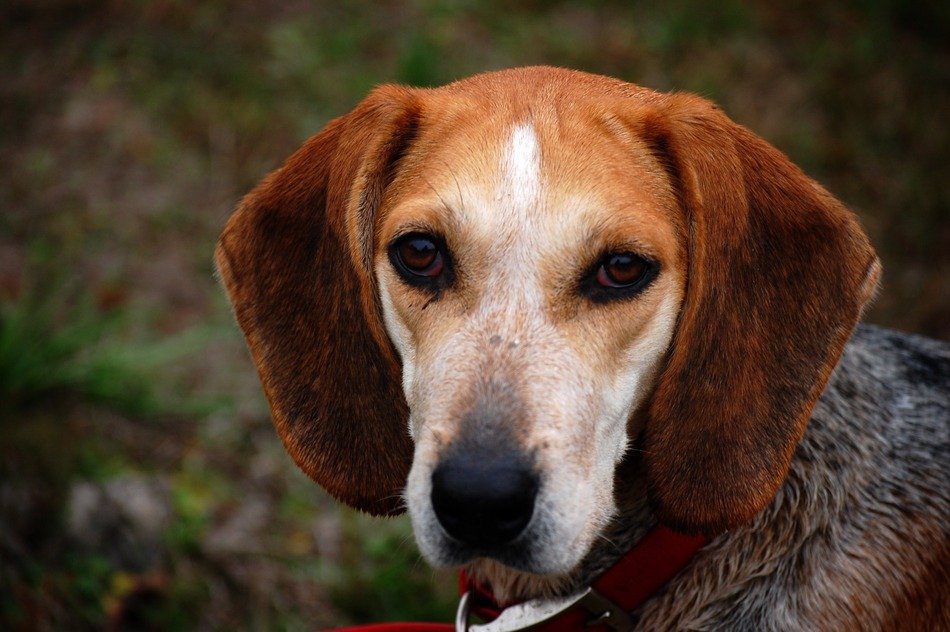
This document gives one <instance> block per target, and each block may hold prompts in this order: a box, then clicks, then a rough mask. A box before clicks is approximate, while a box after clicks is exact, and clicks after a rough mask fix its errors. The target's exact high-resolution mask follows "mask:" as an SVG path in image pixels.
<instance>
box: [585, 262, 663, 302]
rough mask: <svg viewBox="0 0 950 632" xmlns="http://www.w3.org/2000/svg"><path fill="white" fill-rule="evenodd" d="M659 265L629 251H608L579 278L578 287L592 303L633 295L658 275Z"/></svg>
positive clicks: (621, 298)
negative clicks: (581, 278) (579, 283)
mask: <svg viewBox="0 0 950 632" xmlns="http://www.w3.org/2000/svg"><path fill="white" fill-rule="evenodd" d="M659 271H660V265H659V264H658V263H657V262H655V261H653V260H651V259H647V258H646V257H641V256H640V255H637V254H634V253H632V252H608V253H607V254H605V255H604V256H603V257H601V259H600V261H598V262H597V264H596V267H594V268H593V269H591V271H590V272H588V273H587V274H586V275H585V276H584V278H583V280H582V281H581V286H580V290H581V293H582V294H585V295H586V296H587V298H589V299H590V300H592V301H593V302H595V303H609V302H611V301H617V300H623V299H627V298H630V297H633V296H636V295H637V294H639V293H640V292H641V291H643V289H644V288H646V287H647V286H648V285H649V284H650V283H651V282H652V281H653V279H655V278H656V276H657V274H659Z"/></svg>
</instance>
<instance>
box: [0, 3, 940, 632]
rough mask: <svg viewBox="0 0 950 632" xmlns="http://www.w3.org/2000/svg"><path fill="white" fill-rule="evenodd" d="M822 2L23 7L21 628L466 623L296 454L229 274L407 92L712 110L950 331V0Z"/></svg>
mask: <svg viewBox="0 0 950 632" xmlns="http://www.w3.org/2000/svg"><path fill="white" fill-rule="evenodd" d="M797 6H798V3H779V2H772V1H766V0H757V1H752V2H738V1H734V0H723V1H720V2H706V1H700V0H671V1H668V2H663V3H650V4H649V5H648V4H646V3H644V4H643V5H640V6H633V3H630V2H620V1H618V2H609V1H602V2H593V1H592V2H554V1H542V0H534V1H531V0H526V1H521V2H496V1H494V0H489V1H478V2H476V1H474V0H455V1H446V2H435V1H425V0H414V1H402V2H398V1H389V2H374V3H343V2H304V1H290V2H282V3H275V2H264V1H261V0H250V1H247V2H241V3H224V2H208V1H205V2H196V1H194V0H163V1H155V2H147V1H144V0H140V1H120V0H114V1H103V2H83V1H79V0H6V1H5V2H4V3H2V4H0V41H2V56H0V628H2V629H4V630H34V629H35V630H84V629H97V630H98V629H107V630H123V629H155V630H216V629H224V628H230V629H242V630H243V629H252V630H313V629H321V628H325V627H328V626H334V625H342V624H347V623H353V622H368V621H373V620H380V619H395V618H423V619H426V618H427V619H441V620H444V621H448V620H450V616H451V613H452V611H453V609H454V603H455V579H454V576H453V575H452V574H451V573H447V574H446V573H435V572H433V571H431V570H430V569H429V568H428V567H427V566H426V565H425V563H423V562H421V561H420V560H419V558H418V554H417V553H416V551H415V548H414V544H413V542H412V538H411V533H410V530H409V527H408V524H407V522H406V521H405V519H398V520H374V519H370V518H367V517H365V516H361V515H358V514H356V513H354V512H351V511H347V510H344V509H341V508H340V507H339V506H338V505H337V504H336V503H334V502H333V501H332V500H330V499H329V498H327V497H326V496H325V495H324V494H323V493H322V492H321V491H320V490H319V489H318V488H317V487H316V485H314V484H312V483H310V482H309V480H307V479H306V478H305V477H304V476H303V475H302V474H301V473H300V472H298V471H297V469H296V468H295V466H294V465H293V464H292V463H291V461H290V459H289V457H287V456H286V454H285V453H284V450H283V448H282V447H281V445H280V442H279V441H278V439H277V437H276V435H275V433H274V431H273V429H272V427H271V424H270V420H269V416H268V413H267V408H266V404H265V402H264V399H263V396H262V394H261V390H260V387H259V385H258V383H257V378H256V375H255V373H254V369H253V367H252V365H251V362H250V360H249V358H248V355H247V353H246V351H245V349H244V345H243V340H242V339H241V337H240V334H239V332H238V330H237V328H236V326H235V325H234V324H233V322H232V320H231V316H230V313H229V311H228V307H227V304H226V301H225V299H224V296H223V292H222V291H221V289H220V288H219V287H218V285H217V283H216V281H215V278H214V272H213V267H212V251H213V248H214V243H215V240H216V237H217V234H218V232H219V230H220V228H221V226H222V225H223V223H224V221H225V219H226V218H227V216H228V214H229V213H230V211H231V209H232V208H233V207H234V205H235V203H236V202H237V201H238V200H239V199H240V197H241V195H242V194H243V193H245V192H246V191H248V190H249V189H250V188H251V187H252V186H253V185H254V184H255V183H256V182H257V181H258V180H259V179H260V178H261V177H262V176H263V175H264V174H266V173H267V172H268V171H270V170H272V169H274V168H275V167H277V166H278V165H279V164H280V163H281V162H282V160H283V159H284V158H285V157H287V156H288V155H289V154H290V153H291V152H292V151H293V150H294V149H295V148H296V147H297V146H298V145H299V144H300V143H301V142H302V141H303V140H304V139H305V138H307V137H308V136H309V135H311V134H313V133H315V132H316V131H318V130H319V129H320V128H321V127H322V126H323V125H324V124H325V123H326V122H327V120H329V119H330V118H332V117H334V116H337V115H340V114H342V113H344V112H346V111H348V110H349V109H350V108H352V107H353V106H354V104H355V103H356V102H357V101H358V100H359V99H360V98H362V96H363V95H364V94H365V93H366V92H367V91H368V90H370V89H371V88H372V87H373V86H374V85H377V84H379V83H383V82H392V81H396V82H404V83H409V84H414V85H422V86H428V85H438V84H442V83H444V82H448V81H451V80H454V79H457V78H461V77H464V76H466V75H469V74H472V73H475V72H478V71H482V70H488V69H494V68H502V67H507V66H514V65H525V64H537V63H545V64H554V65H561V66H569V67H573V68H579V69H584V70H589V71H594V72H599V73H604V74H609V75H613V76H616V77H620V78H623V79H626V80H630V81H633V82H637V83H640V84H643V85H646V86H649V87H653V88H656V89H659V90H686V91H694V92H698V93H700V94H702V95H704V96H706V97H708V98H711V99H713V100H715V101H717V102H719V103H720V104H721V105H722V106H723V108H724V109H725V111H726V112H727V113H728V114H729V115H730V116H731V117H732V118H734V119H736V120H737V121H739V122H741V123H743V124H745V125H747V126H749V127H750V128H752V129H753V130H755V131H756V132H757V133H759V134H760V135H762V136H764V137H765V138H766V139H768V140H769V141H771V142H772V143H773V144H774V145H776V146H778V147H779V148H781V149H782V150H783V151H785V152H786V153H787V154H789V155H790V156H791V158H792V159H793V160H794V161H795V162H796V163H798V164H799V165H801V166H802V167H803V168H804V169H805V171H806V172H808V173H809V174H811V175H812V176H813V177H815V178H817V179H818V180H819V181H821V182H822V183H823V184H824V185H825V186H826V187H828V188H829V189H830V190H831V191H832V192H833V193H834V194H835V195H837V196H838V197H840V198H841V199H842V200H844V201H845V202H846V203H847V204H848V205H849V206H851V208H853V209H854V210H855V211H856V212H857V213H858V214H859V215H860V216H861V217H862V219H863V221H864V223H865V226H866V227H867V229H868V231H869V232H870V234H871V236H872V239H873V241H874V242H875V244H876V245H877V247H878V249H879V252H880V254H881V257H882V259H883V261H884V269H885V274H884V280H883V289H882V292H881V295H880V297H879V298H878V300H877V302H876V303H875V304H874V306H873V307H872V309H871V310H870V312H869V313H868V314H867V317H866V319H867V320H869V321H871V322H875V323H879V324H883V325H886V326H889V327H896V328H899V329H903V330H907V331H912V332H918V333H921V334H925V335H929V336H935V337H938V338H942V339H944V340H947V339H950V221H948V220H950V217H948V216H950V193H948V187H947V183H948V177H950V169H948V167H950V138H948V131H947V129H948V125H947V123H948V115H950V51H948V42H950V3H946V2H940V1H929V0H924V1H921V2H904V1H900V0H867V1H864V2H861V1H857V0H852V1H850V2H847V1H842V2H833V3H832V2H828V3H824V4H821V3H808V10H807V11H804V10H800V9H798V8H797ZM803 6H804V5H803Z"/></svg>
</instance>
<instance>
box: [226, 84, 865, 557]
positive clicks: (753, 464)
mask: <svg viewBox="0 0 950 632" xmlns="http://www.w3.org/2000/svg"><path fill="white" fill-rule="evenodd" d="M216 257H217V263H218V267H219V270H220V272H221V276H222V278H223V279H224V282H225V285H226V287H227V290H228V293H229V296H230V298H231V301H232V303H233V305H234V309H235V314H236V317H237V320H238V322H239V324H240V326H241V328H242V329H243V331H244V333H245V335H246V337H247V341H248V345H249V347H250V350H251V353H252V355H253V357H254V361H255V363H256V365H257V368H258V372H259V374H260V377H261V381H262V383H263V385H264V389H265V392H266V394H267V397H268V400H269V402H270V405H271V411H272V413H273V417H274V421H275V424H276V427H277V429H278V432H279V433H280V436H281V438H282V439H283V441H284V443H285V445H286V447H287V449H288V451H289V452H290V454H291V455H292V456H293V458H294V459H295V460H296V462H297V463H298V464H299V465H300V466H301V468H303V469H304V470H305V471H306V472H307V473H308V474H309V475H310V476H311V477H312V478H314V479H315V480H316V481H317V482H319V483H320V484H321V485H323V486H324V487H325V488H326V489H327V490H329V491H330V492H331V493H332V494H334V495H335V496H336V497H338V498H339V499H340V500H342V501H344V502H346V503H349V504H350V505H353V506H355V507H358V508H360V509H363V510H366V511H369V512H371V513H376V514H387V513H396V512H399V511H400V510H402V508H403V506H404V503H405V506H408V509H409V513H410V516H411V518H412V522H413V527H414V531H415V535H416V538H417V541H418V543H419V545H420V548H421V550H422V552H423V554H424V555H425V556H426V557H427V558H428V559H429V560H430V561H432V562H434V563H437V564H460V563H464V562H467V561H470V560H472V559H474V558H493V559H495V560H498V561H500V562H501V563H503V564H505V565H508V566H510V567H513V568H517V569H520V570H523V571H527V572H531V573H541V574H562V573H565V572H568V571H569V570H570V569H571V568H573V567H574V566H576V565H577V563H578V562H579V561H580V560H581V559H582V558H583V556H584V555H585V554H586V552H587V551H588V550H589V549H590V547H591V543H592V542H593V540H594V538H596V537H597V535H598V533H600V532H601V530H602V529H603V527H604V525H605V524H606V523H607V521H608V520H609V519H610V517H611V516H612V515H613V513H614V511H615V502H614V491H615V490H614V489H613V486H614V478H615V477H614V472H615V469H616V468H617V465H618V464H619V463H620V462H621V460H622V459H623V458H624V456H625V454H626V453H627V451H628V446H629V445H630V444H631V442H632V441H637V442H638V447H639V448H641V449H642V452H637V453H636V454H633V455H631V458H642V459H643V465H644V469H645V471H646V474H647V480H648V492H649V494H650V497H651V499H652V501H653V505H654V508H655V511H656V513H657V516H658V517H659V519H660V520H662V521H664V522H665V523H666V524H668V525H670V526H673V527H676V528H679V529H683V530H686V531H692V532H697V531H702V532H716V531H719V530H722V529H725V528H728V527H730V526H732V525H736V524H738V523H741V522H743V521H745V520H747V519H749V518H750V517H751V516H753V515H754V514H755V513H756V512H758V511H759V510H760V509H761V508H762V507H763V506H764V505H765V504H766V503H768V502H769V500H770V499H771V498H772V497H773V495H774V494H775V492H776V490H777V489H778V487H779V485H780V484H781V483H782V481H783V479H784V477H785V475H786V473H787V470H788V466H789V461H790V459H791V456H792V452H793V450H794V448H795V446H796V444H797V442H798V440H799V439H800V437H801V435H802V433H803V432H804V428H805V425H806V423H807V420H808V417H809V413H810V411H811V408H812V406H813V404H814V402H815V400H816V399H817V398H818V396H819V394H820V393H821V391H822V389H823V387H824V384H825V382H826V380H827V378H828V376H829V374H830V372H831V370H832V368H833V367H834V365H835V362H836V361H837V358H838V356H839V354H840V352H841V350H842V348H843V346H844V343H845V341H846V340H847V338H848V335H849V334H850V332H851V330H852V328H853V326H854V324H855V322H856V320H857V319H858V317H859V315H860V311H861V309H862V306H863V305H864V303H865V302H866V301H867V300H868V298H869V297H870V295H871V294H872V293H873V291H874V288H875V286H876V282H877V277H878V274H879V265H878V263H877V259H876V257H875V255H874V252H873V250H872V249H871V247H870V245H869V244H868V241H867V238H866V237H865V235H864V233H863V232H862V231H861V228H860V226H859V224H858V223H857V220H856V219H855V218H854V216H853V215H852V214H851V213H850V212H849V211H847V210H846V209H845V208H844V207H843V206H842V205H841V204H840V203H839V202H837V201H836V200H835V199H834V198H833V197H832V196H830V195H829V194H828V193H827V192H826V191H825V190H824V189H822V188H821V187H820V186H819V185H817V184H816V183H814V182H813V181H811V180H809V179H808V178H807V177H806V176H804V175H803V174H802V173H801V172H800V171H799V170H798V169H797V168H796V167H795V166H794V165H792V164H791V163H790V162H789V161H788V160H787V159H786V158H785V157H784V156H783V155H782V154H781V153H780V152H778V151H777V150H775V149H774V148H772V147H771V146H769V145H768V144H767V143H765V142H764V141H763V140H761V139H760V138H758V137H756V136H755V135H753V134H752V133H750V132H749V131H747V130H746V129H745V128H743V127H741V126H739V125H737V124H735V123H733V122H732V121H730V120H729V119H728V118H727V117H726V116H725V115H723V114H722V113H721V112H720V111H719V110H717V109H716V108H715V106H713V105H711V104H710V103H708V102H706V101H704V100H702V99H700V98H697V97H694V96H690V95H663V94H658V93H655V92H652V91H649V90H645V89H642V88H639V87H636V86H633V85H630V84H626V83H623V82H620V81H616V80H611V79H607V78H604V77H597V76H593V75H587V74H583V73H577V72H571V71H565V70H556V69H551V68H528V69H517V70H511V71H504V72H498V73H489V74H485V75H479V76H476V77H473V78H471V79H467V80H465V81H461V82H458V83H455V84H451V85H449V86H446V87H443V88H439V89H435V90H412V89H407V88H402V87H396V86H383V87H381V88H378V89H376V90H375V91H373V93H371V94H370V95H369V96H368V97H367V98H366V99H365V100H364V101H363V102H362V103H360V104H359V106H357V108H356V109H355V110H354V111H353V112H351V113H349V114H347V115H345V116H343V117H341V118H338V119H336V120H334V121H332V122H330V123H329V124H328V125H327V126H326V128H325V129H324V130H323V131H321V132H320V133H319V134H317V135H316V136H314V137H313V138H311V139H310V140H309V141H307V143H306V144H305V145H304V146H303V147H302V148H301V149H300V150H299V151H298V152H297V153H295V154H294V155H293V156H292V157H291V158H290V159H289V160H288V161H287V162H286V163H285V164H284V165H283V166H282V167H281V168H280V169H278V170H277V171H275V172H274V173H272V174H271V175H269V176H268V177H267V178H266V179H265V180H264V181H263V182H262V183H261V184H260V185H259V186H258V187H257V188H256V189H255V190H254V191H252V192H251V193H250V194H249V195H248V196H247V197H246V198H245V199H244V201H243V202H242V203H241V205H240V207H239V208H238V210H237V211H236V212H235V214H234V215H233V216H232V218H231V219H230V221H229V222H228V225H227V227H226V228H225V230H224V233H223V234H222V236H221V240H220V242H219V244H218V250H217V254H216Z"/></svg>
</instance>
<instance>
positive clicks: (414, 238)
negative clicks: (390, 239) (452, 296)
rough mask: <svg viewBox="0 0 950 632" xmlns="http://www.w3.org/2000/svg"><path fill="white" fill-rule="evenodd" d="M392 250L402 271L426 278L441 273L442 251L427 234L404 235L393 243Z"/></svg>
mask: <svg viewBox="0 0 950 632" xmlns="http://www.w3.org/2000/svg"><path fill="white" fill-rule="evenodd" d="M392 252H393V254H394V255H395V259H396V261H397V263H398V267H399V268H401V271H402V272H404V273H408V274H410V275H415V276H420V277H428V278H434V277H437V276H439V275H440V274H442V268H443V267H444V266H443V258H442V252H441V251H440V250H439V246H438V245H437V244H436V241H435V239H434V238H432V237H429V236H428V235H424V234H418V233H415V234H410V235H406V236H405V237H402V238H400V239H399V240H398V241H397V242H396V243H395V245H394V247H393V250H392Z"/></svg>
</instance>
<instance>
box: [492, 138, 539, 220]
mask: <svg viewBox="0 0 950 632" xmlns="http://www.w3.org/2000/svg"><path fill="white" fill-rule="evenodd" d="M540 189H541V148H540V147H539V146H538V136H537V134H536V133H535V131H534V126H533V125H531V124H530V123H521V124H520V125H516V126H515V127H514V129H512V131H511V136H510V137H509V139H508V147H507V148H506V150H505V154H504V158H503V164H502V181H501V190H500V191H499V194H500V196H501V197H502V199H504V200H505V201H507V202H509V203H510V204H511V210H512V211H515V212H519V211H520V212H522V213H526V212H528V211H530V209H531V207H532V206H534V205H535V204H537V203H538V197H539V193H540Z"/></svg>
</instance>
